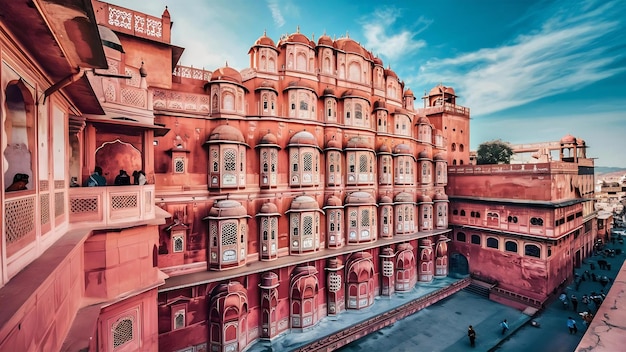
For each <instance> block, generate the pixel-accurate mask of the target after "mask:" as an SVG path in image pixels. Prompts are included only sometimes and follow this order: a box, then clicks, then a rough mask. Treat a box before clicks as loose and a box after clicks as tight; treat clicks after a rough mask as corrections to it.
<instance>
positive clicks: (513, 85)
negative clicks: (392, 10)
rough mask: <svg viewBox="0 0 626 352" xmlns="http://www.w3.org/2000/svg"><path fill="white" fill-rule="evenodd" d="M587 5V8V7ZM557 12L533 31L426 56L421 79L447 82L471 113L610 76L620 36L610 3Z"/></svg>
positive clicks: (618, 54)
mask: <svg viewBox="0 0 626 352" xmlns="http://www.w3.org/2000/svg"><path fill="white" fill-rule="evenodd" d="M587 7H588V6H587ZM573 11H574V8H573V7H568V9H567V11H559V12H557V13H556V14H555V15H554V16H552V17H551V18H549V19H548V20H546V21H545V22H544V25H543V26H542V27H541V28H540V29H539V30H537V31H535V32H532V33H529V34H525V35H520V36H518V37H517V38H516V39H515V40H514V41H513V42H511V43H509V44H506V45H503V46H500V47H497V48H484V49H480V50H478V51H475V52H471V53H465V54H461V55H459V56H456V57H452V58H446V59H440V60H431V61H429V62H427V63H426V64H425V65H423V66H422V67H421V68H420V74H419V76H418V78H417V79H418V80H419V81H422V82H432V83H435V82H437V83H438V82H440V81H444V82H450V83H451V84H452V85H453V86H454V87H455V89H456V90H457V92H460V94H461V95H462V97H463V103H464V105H467V106H471V107H472V112H473V115H480V114H487V113H492V112H496V111H500V110H504V109H507V108H511V107H515V106H520V105H524V104H527V103H529V102H532V101H535V100H537V99H540V98H545V97H549V96H553V95H556V94H560V93H563V92H567V91H573V90H577V89H579V88H581V87H583V86H585V85H588V84H591V83H593V82H596V81H599V80H602V79H605V78H608V77H611V76H613V75H615V74H617V73H620V72H622V71H623V70H624V68H623V67H619V68H617V67H616V68H611V67H610V66H611V65H612V64H614V63H615V62H616V61H618V60H620V59H621V58H623V57H624V56H625V55H624V52H623V50H622V51H621V52H620V51H616V50H614V49H615V48H616V47H617V46H618V45H623V43H621V44H620V43H618V42H616V41H619V40H622V41H623V39H616V38H621V37H620V36H622V34H620V33H619V31H620V30H623V28H621V27H623V25H622V24H621V23H620V22H619V20H620V19H619V18H617V19H610V17H609V16H608V14H609V13H610V11H612V4H610V3H609V4H606V5H602V6H597V7H595V8H592V9H589V8H586V9H585V11H581V13H575V12H574V13H573Z"/></svg>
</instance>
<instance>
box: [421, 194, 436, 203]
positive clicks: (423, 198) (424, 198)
mask: <svg viewBox="0 0 626 352" xmlns="http://www.w3.org/2000/svg"><path fill="white" fill-rule="evenodd" d="M417 202H418V203H432V202H433V200H432V199H430V197H429V196H427V195H421V196H418V197H417Z"/></svg>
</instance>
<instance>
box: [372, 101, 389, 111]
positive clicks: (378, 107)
mask: <svg viewBox="0 0 626 352" xmlns="http://www.w3.org/2000/svg"><path fill="white" fill-rule="evenodd" d="M374 110H387V104H385V102H384V101H383V100H376V101H375V102H374Z"/></svg>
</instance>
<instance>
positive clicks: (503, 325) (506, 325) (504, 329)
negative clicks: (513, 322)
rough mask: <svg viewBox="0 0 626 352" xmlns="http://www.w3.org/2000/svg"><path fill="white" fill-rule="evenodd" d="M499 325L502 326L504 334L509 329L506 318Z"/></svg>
mask: <svg viewBox="0 0 626 352" xmlns="http://www.w3.org/2000/svg"><path fill="white" fill-rule="evenodd" d="M500 327H501V328H502V335H504V334H505V333H506V332H507V331H508V330H509V323H507V322H506V319H504V320H503V321H502V322H501V323H500Z"/></svg>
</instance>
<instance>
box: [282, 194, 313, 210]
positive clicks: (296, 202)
mask: <svg viewBox="0 0 626 352" xmlns="http://www.w3.org/2000/svg"><path fill="white" fill-rule="evenodd" d="M319 208H320V207H319V205H318V204H317V201H316V200H315V199H314V198H313V197H310V196H297V197H296V198H294V199H293V201H291V207H290V208H289V211H306V210H319Z"/></svg>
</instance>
